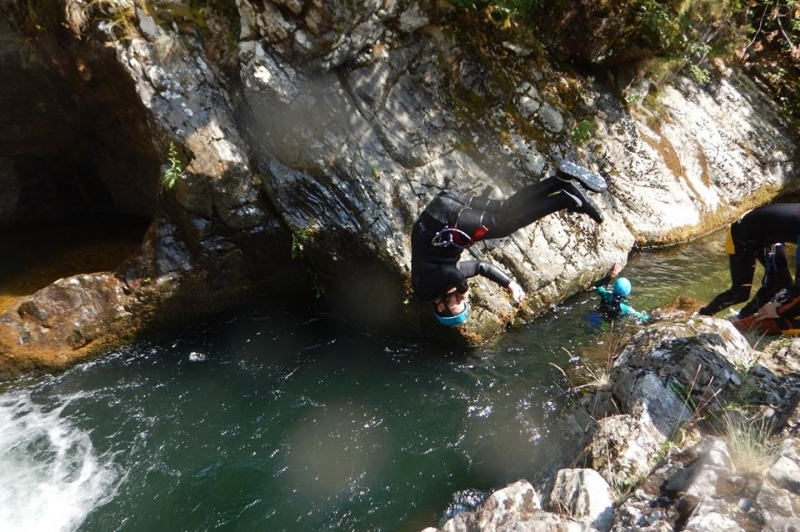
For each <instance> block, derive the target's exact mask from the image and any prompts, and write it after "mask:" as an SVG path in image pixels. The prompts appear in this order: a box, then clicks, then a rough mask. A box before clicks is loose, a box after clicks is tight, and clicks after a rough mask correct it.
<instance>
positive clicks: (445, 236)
mask: <svg viewBox="0 0 800 532" xmlns="http://www.w3.org/2000/svg"><path fill="white" fill-rule="evenodd" d="M606 188H607V186H606V182H605V179H603V177H602V176H600V175H599V174H596V173H594V172H592V171H590V170H588V169H586V168H584V167H582V166H579V165H576V164H573V163H569V162H563V163H562V164H561V165H559V168H558V170H557V171H556V175H555V176H551V177H548V178H545V179H543V180H541V181H538V182H536V183H532V184H530V185H527V186H525V187H523V188H522V189H520V190H519V191H517V192H516V193H514V194H513V195H512V196H510V197H508V198H506V199H503V200H497V199H490V198H487V197H482V196H476V195H474V194H468V193H463V192H456V191H452V190H445V191H442V192H440V193H439V194H438V195H437V196H436V197H435V198H434V199H433V200H432V201H431V202H430V203H429V204H428V206H427V207H426V208H425V209H424V210H423V212H422V213H421V214H420V215H419V217H418V218H417V221H416V223H415V224H414V227H413V229H412V232H411V284H412V288H413V290H414V293H415V294H416V296H417V297H418V298H419V299H420V300H422V301H424V302H428V303H431V304H432V305H433V308H434V314H435V316H436V319H437V320H438V321H439V322H440V323H442V324H443V325H447V326H455V325H459V324H462V323H464V322H465V321H466V320H467V317H468V314H469V297H468V294H469V285H468V284H467V279H468V278H470V277H474V276H476V275H482V276H484V277H486V278H487V279H489V280H491V281H494V282H495V283H497V284H498V285H500V286H502V287H503V288H505V289H506V290H508V293H509V294H510V296H511V298H512V299H513V300H514V301H516V302H517V303H519V302H521V301H522V299H523V298H524V297H525V292H524V290H523V289H522V287H521V286H520V285H519V284H518V283H517V282H516V281H515V280H514V279H513V278H512V277H511V276H510V275H508V274H507V273H506V272H504V271H503V270H501V269H500V268H498V267H497V266H494V265H493V264H491V263H489V262H486V261H483V260H468V261H463V262H460V259H461V253H462V252H463V251H464V250H465V249H467V248H468V247H470V246H471V245H473V244H474V243H475V242H479V241H481V240H488V239H495V238H502V237H506V236H509V235H511V234H512V233H514V232H515V231H517V230H519V229H521V228H523V227H525V226H527V225H530V224H532V223H533V222H535V221H536V220H539V219H541V218H544V217H545V216H548V215H550V214H553V213H555V212H558V211H560V210H567V211H570V212H577V213H583V214H586V215H588V216H589V217H590V218H592V220H594V221H595V222H597V223H598V224H599V223H602V222H603V215H602V213H601V212H600V209H599V208H598V207H597V205H596V204H595V203H594V202H593V201H592V200H591V199H590V198H589V196H588V195H587V190H586V189H588V190H591V191H592V192H603V191H605V190H606Z"/></svg>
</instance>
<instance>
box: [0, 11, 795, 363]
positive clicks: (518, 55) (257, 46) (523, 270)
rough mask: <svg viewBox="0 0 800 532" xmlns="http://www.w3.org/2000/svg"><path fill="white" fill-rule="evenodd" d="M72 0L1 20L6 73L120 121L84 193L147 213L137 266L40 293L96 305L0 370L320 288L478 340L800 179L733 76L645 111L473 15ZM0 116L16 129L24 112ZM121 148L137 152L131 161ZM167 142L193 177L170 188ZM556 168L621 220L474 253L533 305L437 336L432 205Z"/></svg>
mask: <svg viewBox="0 0 800 532" xmlns="http://www.w3.org/2000/svg"><path fill="white" fill-rule="evenodd" d="M55 5H56V6H63V9H61V10H60V11H58V12H57V13H58V14H60V15H59V16H60V17H61V18H60V19H57V20H56V21H55V22H54V23H53V24H52V25H51V26H47V27H43V28H41V29H39V30H36V31H32V30H31V29H30V22H31V20H30V16H31V15H30V13H29V11H28V10H27V9H26V4H24V3H23V2H20V1H12V0H10V1H7V2H5V3H4V4H3V8H2V11H1V12H2V14H3V18H4V21H3V22H2V23H0V27H2V28H3V30H2V33H1V34H0V36H1V37H2V39H0V43H1V44H2V47H3V48H2V50H3V51H2V53H3V56H4V57H12V58H19V60H14V61H4V62H2V63H0V68H2V69H5V71H4V72H0V74H2V75H3V78H4V79H8V76H7V75H8V74H10V73H14V72H16V73H17V74H19V72H20V71H23V72H26V73H41V72H44V73H45V74H46V76H44V77H45V78H46V79H45V80H44V81H41V80H40V81H39V82H38V83H39V85H36V84H31V85H30V86H29V88H28V89H23V88H22V87H17V89H18V90H30V91H34V90H38V91H39V92H40V93H42V94H44V93H46V92H47V91H46V90H45V89H46V88H47V87H48V83H50V84H52V83H55V82H51V81H47V80H57V84H58V86H59V88H60V89H59V90H60V92H59V94H63V95H64V96H63V97H64V98H68V97H72V98H73V99H77V100H78V101H81V102H84V105H83V107H80V106H79V109H83V111H81V112H80V113H78V116H80V117H82V122H94V121H92V120H89V119H90V118H96V119H97V120H95V121H96V122H99V123H101V124H113V125H114V126H115V127H116V128H117V129H113V128H112V129H108V128H100V129H99V130H97V131H93V134H94V136H95V137H96V139H95V143H94V144H91V145H90V146H89V148H86V149H85V150H84V151H83V152H82V153H87V152H91V153H95V154H96V155H95V157H94V161H95V164H94V165H93V166H94V167H95V168H96V170H95V171H96V179H94V180H93V181H92V182H93V183H94V184H95V185H96V186H95V188H94V189H93V190H96V191H98V192H102V193H104V194H107V195H108V196H109V197H110V198H112V200H111V202H110V203H111V204H113V205H114V208H116V209H119V210H125V209H133V210H137V211H138V212H141V213H143V214H145V215H147V216H151V217H152V220H153V221H152V223H151V227H150V230H149V231H148V233H147V235H146V236H145V238H144V241H143V243H142V248H141V251H140V253H139V255H138V256H137V257H134V258H133V259H132V260H131V261H130V262H128V263H126V264H123V265H120V267H119V268H118V270H117V271H115V272H109V273H106V274H101V276H102V278H103V282H102V283H100V284H101V285H103V286H105V287H106V288H104V289H102V290H97V291H92V289H91V288H89V286H90V285H91V283H88V284H87V283H81V282H69V281H65V282H64V283H62V285H63V286H60V287H51V288H46V289H44V290H43V291H42V292H40V293H38V294H36V295H35V298H34V299H35V301H36V302H38V303H35V305H37V306H43V307H46V306H47V301H48V299H49V298H53V297H57V298H61V299H64V290H69V287H74V288H73V289H74V290H76V291H80V297H77V294H72V295H69V296H68V297H66V300H69V301H83V302H84V304H82V306H81V308H73V309H72V310H70V308H69V306H68V305H66V304H65V305H61V306H60V307H59V309H60V311H59V314H58V315H59V321H56V322H52V321H44V318H43V317H42V316H43V314H42V313H41V312H38V313H37V312H26V311H23V310H22V309H24V308H28V307H30V305H31V304H34V303H30V302H26V301H25V300H23V301H21V302H20V304H19V305H17V306H16V307H14V308H12V309H10V310H9V311H8V312H6V313H5V314H3V315H2V316H0V370H5V371H14V370H15V369H20V368H23V367H26V368H27V367H31V366H33V367H50V366H54V365H55V366H58V365H63V364H67V363H71V362H72V361H74V360H78V359H80V358H81V357H84V356H88V355H91V354H92V353H94V352H97V351H98V349H101V348H102V347H105V346H106V345H108V343H109V342H112V343H113V342H115V341H118V340H119V339H120V338H129V337H130V336H131V335H133V334H135V333H136V332H137V331H139V330H141V329H143V328H146V327H148V326H150V325H153V324H156V323H162V322H164V321H165V319H166V318H173V317H177V316H176V314H177V315H179V316H180V317H181V318H184V319H191V318H193V317H198V316H200V315H204V314H206V313H208V312H216V311H219V310H220V309H223V308H225V307H228V306H230V305H233V304H235V303H239V302H242V301H246V300H248V299H253V298H256V297H280V295H281V294H297V293H298V292H300V291H302V292H303V293H306V294H312V293H314V292H317V293H322V292H324V295H325V301H326V302H327V303H328V304H330V305H331V307H332V310H333V311H334V312H338V313H342V314H344V315H347V316H348V317H349V318H351V319H354V320H357V321H359V322H361V323H363V324H364V325H365V326H369V327H374V328H379V329H381V330H385V331H388V332H392V333H396V334H414V335H419V334H429V335H433V336H441V335H455V336H456V337H457V338H458V339H464V340H467V341H470V342H481V341H485V340H487V339H489V338H491V337H492V336H494V335H496V334H498V333H499V332H500V331H502V330H503V329H504V328H505V327H507V326H508V325H509V324H510V323H512V322H513V321H514V320H516V319H531V318H533V317H535V316H536V315H537V314H540V313H541V312H544V311H546V309H547V308H548V307H549V305H551V304H552V303H553V302H555V301H557V300H559V299H561V298H563V297H565V296H568V295H570V294H572V293H575V292H576V291H578V290H580V289H582V288H583V287H584V286H586V285H587V284H588V283H590V282H592V281H594V280H596V279H598V278H600V277H602V276H603V275H604V274H605V273H606V272H607V271H608V270H609V269H610V267H611V265H612V264H613V263H614V262H617V261H622V262H624V261H625V260H626V257H627V254H628V252H629V251H630V250H631V249H632V248H633V247H634V246H644V245H660V244H667V243H672V242H676V241H680V240H684V239H688V238H691V237H694V236H697V235H699V234H703V233H705V232H707V231H708V230H710V229H712V228H715V227H719V226H721V225H722V224H724V223H727V222H728V221H730V220H731V219H733V218H734V217H736V216H737V215H738V214H740V213H741V212H742V211H743V210H745V209H748V208H750V207H752V206H755V205H757V204H759V203H764V202H766V201H768V200H770V199H771V198H772V197H774V195H775V194H777V193H778V192H779V191H780V190H784V189H786V188H787V187H789V186H790V185H792V184H793V182H794V180H795V179H796V177H797V174H798V167H797V160H798V156H797V153H798V151H797V144H796V141H795V139H796V132H794V131H793V130H792V129H791V128H790V126H789V124H787V123H786V122H784V121H783V120H782V118H781V115H780V113H779V112H778V111H777V110H776V109H775V108H774V106H772V105H771V103H770V100H769V98H768V97H767V96H766V95H764V94H762V93H760V92H759V91H758V90H757V89H756V88H755V87H754V86H753V85H752V84H750V83H749V82H748V80H747V79H746V78H745V77H744V76H742V75H741V74H740V73H739V72H737V71H736V69H735V68H733V67H729V66H725V65H722V64H720V65H717V67H716V69H715V76H714V77H713V79H712V81H711V82H709V83H708V84H707V85H706V86H702V87H701V86H698V85H696V84H694V83H692V82H690V81H689V80H687V79H684V78H677V79H676V80H675V82H674V83H672V84H670V85H668V86H664V87H661V88H660V90H659V92H658V95H657V97H656V98H655V99H654V100H655V101H656V102H657V105H656V106H652V105H651V107H647V106H646V105H637V102H636V101H635V99H633V98H630V97H629V98H628V100H625V99H623V98H621V97H620V96H619V95H618V94H617V93H616V92H615V90H614V89H613V87H612V86H610V85H608V84H606V83H603V82H601V81H602V80H597V79H595V78H593V77H591V76H583V75H581V74H579V73H577V72H575V71H572V70H570V69H569V68H566V67H561V66H558V65H556V64H554V63H552V62H550V60H549V59H548V57H547V55H546V54H545V53H543V49H542V46H541V43H539V42H538V41H537V40H536V38H535V35H532V34H531V33H530V32H526V31H525V30H524V29H521V28H518V29H516V30H515V31H503V30H501V29H499V28H497V27H495V26H493V25H491V24H485V23H484V24H482V23H480V22H478V21H477V20H476V19H474V18H473V19H470V20H469V21H465V20H462V19H459V18H457V16H458V15H457V13H453V12H448V11H442V10H441V4H440V3H437V2H427V1H413V2H378V1H369V0H361V1H356V2H318V1H314V0H309V1H298V0H287V1H266V0H238V1H237V2H236V4H235V6H236V9H231V7H232V5H231V4H229V3H227V2H214V3H212V5H211V6H210V7H205V8H202V9H197V10H196V12H189V13H187V12H185V11H180V10H178V9H177V6H176V5H175V4H174V3H172V2H167V1H156V2H149V3H148V4H147V6H144V5H143V4H141V5H140V4H139V3H138V2H133V1H132V0H108V1H106V2H102V3H89V4H85V3H83V2H79V1H78V0H64V3H63V4H60V3H59V4H55ZM76 13H77V14H79V15H80V16H77V15H76ZM467 22H469V25H468V26H467V25H465V24H466V23H467ZM575 30H576V31H580V28H576V29H575ZM231 40H235V41H236V45H235V46H232V45H231V44H230V41H231ZM54 43H57V44H58V50H59V53H58V54H51V53H50V52H52V50H53V47H54ZM25 57H37V58H39V59H40V60H41V61H39V62H38V63H31V62H29V61H25V60H23V59H24V58H25ZM44 59H50V62H49V63H48V62H47V61H44ZM42 63H44V66H43V65H42ZM12 71H13V72H12ZM38 77H39V78H42V76H41V75H40V76H38ZM18 78H20V76H19V75H17V76H16V77H15V79H18ZM642 86H643V87H645V89H646V88H647V86H646V85H642ZM645 94H646V90H643V91H642V92H641V94H640V96H641V99H643V98H644V95H645ZM106 95H114V96H115V98H114V99H112V98H110V97H106ZM629 96H630V95H629ZM65 105H66V104H65ZM66 107H69V106H66ZM62 108H64V105H62V106H55V107H54V108H53V109H52V110H51V112H49V113H42V114H41V116H39V119H40V122H42V123H44V126H43V128H42V129H41V130H40V132H45V131H47V130H48V129H50V130H58V129H60V128H59V127H58V124H59V122H58V120H61V119H63V116H62V113H60V112H59V110H60V109H62ZM2 109H3V111H0V114H2V113H4V112H5V113H6V114H5V116H0V120H2V121H3V122H4V123H9V122H11V123H15V124H17V123H18V122H19V121H20V117H19V116H15V115H14V114H12V113H10V111H9V110H8V107H7V106H3V108H2ZM30 109H33V107H30ZM31 116H33V115H31ZM48 121H52V122H48ZM16 127H19V126H16ZM70 127H73V128H75V127H77V126H75V125H73V124H72V123H70ZM117 130H119V131H118V132H117ZM78 131H83V130H78ZM72 136H74V135H70V137H72ZM33 138H36V139H38V140H41V139H43V138H45V135H43V134H41V133H39V134H37V135H29V136H27V137H25V136H23V137H20V138H17V142H16V144H14V145H11V144H9V145H4V146H3V147H2V149H0V180H3V182H6V183H11V184H12V185H14V186H11V187H9V188H6V189H4V190H3V192H0V205H7V206H17V207H12V209H11V212H17V213H18V214H16V215H10V216H8V217H7V219H6V222H7V223H9V224H13V223H17V224H19V223H25V220H26V219H25V218H24V217H23V216H22V215H21V214H19V213H21V209H20V208H19V205H20V203H19V199H18V198H19V194H17V195H16V196H15V195H14V194H15V192H14V191H15V190H19V189H20V188H21V187H26V186H29V185H30V184H31V179H30V175H29V173H25V172H24V171H23V170H22V169H21V168H22V166H21V165H20V164H19V161H20V160H21V158H23V157H27V158H29V159H31V158H34V159H35V158H36V157H39V156H41V154H42V153H43V152H45V151H46V150H47V149H48V147H47V145H46V144H45V145H43V144H41V143H39V142H35V143H34V142H32V140H31V139H33ZM112 139H117V140H120V142H119V143H113V142H111V140H112ZM129 139H136V141H135V142H132V143H130V145H131V147H132V148H133V149H132V154H133V155H135V156H133V157H131V156H127V157H126V156H124V155H122V153H123V151H124V150H122V148H123V147H124V146H125V145H126V144H127V141H128V140H129ZM54 140H56V139H54ZM170 143H174V144H175V145H177V147H178V148H179V150H178V152H179V155H180V160H181V165H182V168H181V169H182V170H183V178H182V179H181V180H179V182H178V183H177V185H176V186H175V188H174V189H170V190H165V189H164V188H163V187H160V186H159V179H160V174H161V173H163V172H164V170H165V168H166V166H167V151H168V147H169V145H170ZM15 146H16V147H15ZM67 146H68V147H67V151H68V152H70V153H71V152H72V151H74V149H75V145H74V144H68V145H67ZM54 152H55V153H56V160H59V159H58V157H59V154H62V153H63V150H62V151H61V152H59V151H58V150H54ZM109 153H110V154H111V156H109ZM131 158H133V159H135V160H136V161H138V162H137V163H136V164H134V163H130V164H127V163H128V161H129V159H131ZM139 159H141V160H142V161H144V162H141V161H139ZM562 159H570V160H574V161H578V162H581V163H582V164H584V165H586V166H589V167H591V168H593V169H595V170H597V171H599V172H601V173H603V174H605V175H606V176H607V178H608V181H609V191H608V193H605V194H603V195H602V196H601V197H597V202H598V203H599V204H600V205H601V207H602V209H603V211H604V214H605V216H606V221H605V223H603V224H602V225H600V226H598V225H596V224H594V223H593V222H591V221H590V220H589V219H588V218H587V217H585V216H583V215H579V214H571V213H558V214H556V215H553V216H550V217H548V218H547V219H545V220H541V221H540V222H537V223H536V224H534V225H532V226H530V227H529V228H526V229H525V230H522V231H519V232H518V233H516V234H515V235H513V236H512V237H510V238H507V239H504V240H503V241H500V242H490V243H485V244H481V245H478V246H474V247H473V248H471V249H470V252H469V253H470V254H471V255H473V256H475V257H479V258H487V259H489V260H491V261H494V262H496V263H499V264H500V265H502V266H503V267H504V268H505V269H507V270H508V271H510V272H511V273H512V274H513V275H514V276H515V277H516V278H517V279H518V280H519V281H520V283H521V284H522V285H523V287H525V289H526V290H527V292H528V293H529V294H530V295H531V297H530V299H529V301H528V302H527V304H526V305H525V306H524V307H523V308H522V309H518V308H516V307H515V306H513V305H512V304H511V302H510V301H509V300H508V298H507V296H506V294H505V293H504V292H502V291H499V290H498V288H497V287H496V286H494V285H492V284H491V283H488V282H484V281H482V280H477V281H476V282H475V292H476V297H475V298H474V305H473V308H474V311H473V318H472V319H471V320H470V322H469V325H468V326H467V327H464V328H462V330H461V331H458V332H454V331H442V330H440V329H441V328H439V327H438V326H436V325H435V324H433V323H431V322H432V320H430V318H429V316H428V309H427V308H425V307H424V306H422V305H420V304H418V303H417V302H416V301H415V300H414V298H413V297H412V296H411V294H410V292H409V289H408V279H409V266H410V248H409V241H408V231H409V228H410V226H411V224H412V223H413V220H414V218H415V217H416V215H417V213H418V212H419V210H420V209H421V208H422V207H423V206H424V205H425V204H426V202H427V201H428V200H429V199H430V198H431V197H432V196H433V195H434V194H436V193H437V192H438V191H439V190H441V189H443V188H448V187H452V188H457V189H461V190H469V191H484V190H488V191H490V192H492V193H493V194H495V195H497V196H502V195H507V194H510V193H511V192H513V191H514V190H515V189H517V188H519V187H520V186H522V185H524V184H526V183H529V182H531V181H535V180H538V179H541V178H542V177H543V176H545V175H549V174H551V173H552V172H553V169H554V168H555V165H556V164H557V163H558V162H559V161H560V160H562ZM102 161H105V162H106V164H101V162H102ZM109 161H111V162H113V163H114V164H108V162H109ZM65 182H67V183H69V184H70V185H71V186H74V187H78V184H79V183H82V181H81V178H80V177H76V176H74V175H73V176H72V177H69V176H68V177H67V178H65ZM123 184H124V186H123ZM78 188H79V187H78ZM126 205H127V206H126ZM136 205H138V207H136ZM15 209H16V211H15ZM44 210H45V209H44V208H40V210H38V211H37V210H32V211H31V213H33V214H36V213H37V212H38V213H39V214H38V215H42V216H43V215H44V214H43V211H44ZM111 293H113V294H118V296H115V297H117V299H116V301H117V304H116V305H115V308H118V309H120V310H119V311H118V312H117V313H116V318H114V319H108V318H107V316H106V315H105V314H104V313H103V312H101V311H99V310H98V311H94V310H92V309H103V308H108V305H106V304H105V303H103V302H104V301H105V300H106V299H108V297H109V294H111ZM59 294H60V295H59ZM86 298H89V299H90V300H91V299H93V298H94V299H95V300H96V304H94V305H91V304H89V305H87V304H85V301H86ZM181 306H186V309H184V310H179V311H178V312H176V309H180V308H181ZM72 314H75V315H80V316H81V319H80V320H73V319H71V315H72ZM93 316H94V319H93ZM51 319H52V318H51ZM98 324H101V325H99V326H98ZM74 337H80V338H82V339H83V340H82V341H81V342H78V343H77V344H75V343H74V342H73V343H70V342H69V341H68V339H69V338H74ZM21 360H35V363H28V364H22V363H21V362H20V361H21ZM53 360H58V361H59V362H53Z"/></svg>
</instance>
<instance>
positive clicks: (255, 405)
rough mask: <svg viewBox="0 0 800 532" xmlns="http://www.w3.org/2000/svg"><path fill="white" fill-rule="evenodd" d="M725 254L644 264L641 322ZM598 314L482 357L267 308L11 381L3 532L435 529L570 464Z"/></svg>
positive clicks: (701, 250)
mask: <svg viewBox="0 0 800 532" xmlns="http://www.w3.org/2000/svg"><path fill="white" fill-rule="evenodd" d="M715 246H717V240H715V239H714V238H711V239H710V240H709V243H708V244H707V245H706V244H705V243H703V244H698V245H697V246H693V247H685V248H680V249H679V248H676V249H675V250H669V251H662V252H657V253H642V254H640V255H639V256H637V257H635V259H634V260H632V262H631V264H630V265H629V267H628V268H626V270H625V271H624V275H626V276H627V277H629V278H630V279H631V280H632V281H633V282H634V286H635V288H634V294H633V303H634V306H635V307H636V308H639V309H642V310H648V311H649V310H651V309H652V308H653V307H655V306H658V305H663V304H665V303H667V302H669V301H670V300H671V299H673V298H674V297H675V296H677V295H690V296H693V297H697V298H698V299H701V300H703V299H708V298H709V297H710V295H712V294H713V293H715V292H716V291H718V290H721V289H722V288H724V287H725V286H726V285H727V283H728V279H727V262H726V258H725V256H724V253H721V252H718V251H717V250H716V249H715ZM596 303H597V300H596V296H595V295H594V294H593V293H591V292H588V291H587V292H585V293H582V294H578V295H576V296H575V297H573V298H570V299H569V300H567V301H565V302H564V303H563V304H560V305H557V306H556V307H554V308H553V309H552V310H551V312H549V313H547V314H546V315H545V316H543V317H541V318H540V319H537V320H536V321H535V322H534V323H531V324H529V325H526V326H524V327H519V328H516V329H513V330H511V331H509V332H508V334H506V335H505V336H504V337H503V338H502V339H501V340H500V341H498V342H497V343H496V344H493V345H490V346H486V347H484V348H480V349H472V350H468V351H466V352H462V351H458V352H455V351H453V352H451V351H448V350H446V349H443V348H442V346H441V345H428V344H425V343H418V342H414V341H408V340H402V339H397V338H388V337H384V336H381V335H376V334H369V333H365V332H363V331H358V330H353V329H351V328H349V327H348V326H347V325H346V324H344V323H342V322H340V321H338V320H337V319H336V318H335V317H333V316H329V315H322V314H320V313H319V312H318V311H317V310H316V309H286V308H281V309H274V308H270V309H260V310H254V311H249V312H241V313H239V314H238V315H236V316H234V317H231V318H230V319H228V320H218V321H216V322H215V323H209V324H205V325H202V326H197V327H194V328H191V329H187V330H185V331H180V332H178V333H175V334H172V335H166V336H160V337H153V338H150V339H149V340H148V341H144V342H140V343H137V344H135V345H132V346H129V347H128V348H125V349H122V350H118V351H116V352H115V353H112V354H110V355H109V356H107V357H104V358H103V359H100V360H96V361H94V362H91V363H87V364H84V365H82V366H79V367H76V368H72V369H70V370H68V371H65V372H63V373H60V374H58V375H53V376H48V377H41V378H37V379H33V380H29V381H24V382H23V381H21V382H17V383H10V384H7V385H6V388H5V391H4V393H3V395H2V396H0V401H2V402H1V403H0V475H3V474H5V473H6V472H7V471H11V473H8V474H9V475H11V476H8V477H1V476H0V502H2V504H1V505H0V512H5V513H4V514H2V516H3V517H2V518H3V519H5V520H6V521H0V529H2V530H4V531H8V532H17V531H20V532H22V531H23V530H24V531H27V530H32V529H42V530H44V529H47V530H63V531H73V530H78V529H80V530H81V532H106V531H108V530H125V531H126V532H135V531H143V532H144V531H148V532H149V531H151V530H212V529H213V530H226V531H239V530H241V531H251V530H270V531H276V532H280V531H294V530H314V531H315V532H318V531H340V530H358V531H359V532H361V531H372V530H374V531H378V530H380V531H399V532H407V531H415V532H418V531H419V530H421V529H423V528H425V527H426V526H432V525H433V526H435V525H437V524H439V523H440V521H441V520H442V519H444V518H446V517H447V516H449V515H452V514H454V513H456V512H458V511H461V510H463V509H467V508H471V507H474V505H475V504H477V503H478V502H480V500H482V498H483V497H484V496H485V495H486V494H487V493H489V492H491V491H492V490H494V489H497V488H499V487H502V486H504V485H506V484H507V483H509V482H513V481H515V480H518V479H520V478H527V479H529V480H531V481H533V482H536V481H537V480H540V479H542V478H544V477H546V476H547V475H548V474H550V473H551V472H552V470H553V469H554V468H556V467H558V466H559V461H560V459H562V458H563V457H564V456H565V455H566V456H568V455H569V445H571V444H574V443H575V442H574V441H570V436H569V433H568V431H567V430H566V427H567V425H566V421H565V420H564V418H563V416H564V414H565V413H566V412H568V407H569V405H570V401H571V400H572V396H571V395H570V394H569V393H567V391H566V390H567V388H568V384H567V382H566V380H565V378H564V373H566V372H568V371H572V370H574V368H575V367H576V365H578V364H580V363H582V360H583V359H584V354H583V353H584V352H585V351H586V349H588V348H595V349H600V350H601V351H605V350H608V349H611V347H610V346H608V345H607V344H604V342H607V341H608V340H607V337H606V336H604V335H602V334H599V333H598V331H597V330H595V329H593V328H591V327H589V326H588V324H587V322H586V320H585V319H584V316H585V314H586V313H587V312H588V311H590V310H592V309H593V308H595V306H596ZM601 358H602V356H601ZM559 368H560V369H559ZM562 371H563V372H562ZM31 427H38V428H36V429H35V430H30V428H31ZM31 493H33V494H36V496H35V497H32V496H29V495H28V494H31ZM38 515H47V516H49V517H48V519H49V520H50V521H49V522H48V523H47V524H46V525H43V524H42V522H41V521H36V519H37V517H36V516H38Z"/></svg>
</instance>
